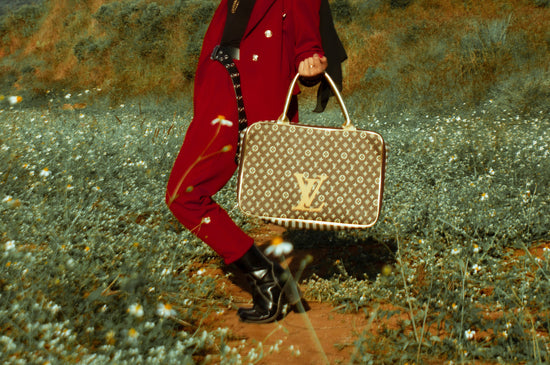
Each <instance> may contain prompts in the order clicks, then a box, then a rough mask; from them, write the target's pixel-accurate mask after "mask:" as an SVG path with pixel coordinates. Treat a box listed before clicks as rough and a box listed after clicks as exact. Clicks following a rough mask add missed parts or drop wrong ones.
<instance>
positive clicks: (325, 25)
mask: <svg viewBox="0 0 550 365" xmlns="http://www.w3.org/2000/svg"><path fill="white" fill-rule="evenodd" d="M319 16H320V22H319V31H320V33H321V43H322V46H323V51H324V52H325V57H326V58H327V60H328V66H327V69H326V72H327V73H328V74H329V75H330V77H331V78H332V80H333V81H334V83H335V84H336V86H337V87H338V89H339V90H342V78H343V76H342V65H341V63H342V62H344V61H345V60H346V59H347V58H348V55H347V54H346V50H345V49H344V46H343V45H342V42H341V41H340V38H339V37H338V33H336V29H335V28H334V21H333V20H332V13H331V10H330V6H329V3H328V0H321V9H320V10H319ZM331 95H332V90H331V88H330V84H329V83H328V81H327V80H326V79H325V78H324V77H323V78H322V79H321V84H320V85H319V89H318V90H317V106H316V107H315V109H314V110H313V111H314V112H317V113H321V112H323V111H324V110H325V108H326V106H327V103H328V99H329V97H330V96H331Z"/></svg>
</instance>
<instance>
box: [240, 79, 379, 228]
mask: <svg viewBox="0 0 550 365" xmlns="http://www.w3.org/2000/svg"><path fill="white" fill-rule="evenodd" d="M325 77H326V78H327V80H328V81H329V83H330V84H331V86H332V89H333V91H334V93H335V95H336V97H337V99H338V102H339V104H340V107H341V109H342V112H343V114H344V117H345V119H346V122H345V123H344V125H343V126H342V128H327V127H318V126H308V125H296V124H290V123H289V122H288V119H287V118H286V113H287V110H288V106H289V104H290V99H291V96H292V90H293V89H294V85H295V83H296V81H297V79H298V75H296V77H295V78H294V80H293V82H292V83H291V85H290V88H289V91H288V95H287V99H286V103H285V107H284V110H283V113H282V115H281V117H279V119H278V120H277V121H265V122H258V123H255V124H253V125H251V126H250V127H249V128H247V130H246V132H245V134H244V138H243V140H242V145H241V156H240V166H239V181H238V188H237V200H238V205H239V207H240V209H241V210H242V211H243V212H244V213H245V214H247V215H250V216H254V217H258V218H262V219H265V220H268V221H271V222H274V223H276V224H280V225H284V226H287V227H293V228H307V229H347V228H367V227H371V226H372V225H374V224H375V223H376V221H377V220H378V217H379V214H380V208H381V203H382V193H383V188H384V171H385V161H386V156H385V153H386V148H385V144H384V140H383V138H382V136H381V135H380V134H378V133H376V132H371V131H366V130H358V129H356V128H355V127H354V126H353V125H352V123H351V121H350V119H349V115H348V112H347V110H346V107H345V105H344V103H343V100H342V97H341V95H340V93H339V92H338V89H337V88H336V86H335V85H334V82H333V81H332V79H331V78H330V77H329V76H328V74H326V73H325Z"/></svg>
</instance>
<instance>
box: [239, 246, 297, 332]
mask: <svg viewBox="0 0 550 365" xmlns="http://www.w3.org/2000/svg"><path fill="white" fill-rule="evenodd" d="M235 266H237V268H238V269H239V270H241V271H242V272H244V273H245V274H246V277H247V279H248V282H249V283H250V286H251V287H252V300H253V306H252V308H239V310H238V312H237V313H238V315H239V317H240V319H241V320H242V321H243V322H250V323H268V322H273V321H275V320H277V319H278V318H279V316H281V314H282V309H283V306H284V305H285V304H287V303H288V304H290V305H294V304H296V303H297V302H298V301H299V300H300V295H299V293H298V288H297V286H296V283H295V282H294V279H293V278H292V276H291V275H290V272H289V271H288V270H285V269H283V268H282V267H281V265H279V264H278V263H276V262H272V261H271V260H269V259H268V258H267V257H265V256H264V254H263V253H262V252H261V251H260V250H259V249H258V247H256V245H253V246H252V247H251V248H250V249H249V250H248V251H247V252H246V253H245V254H244V255H243V257H241V258H240V259H238V260H237V261H235Z"/></svg>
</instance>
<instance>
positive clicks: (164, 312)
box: [157, 303, 176, 318]
mask: <svg viewBox="0 0 550 365" xmlns="http://www.w3.org/2000/svg"><path fill="white" fill-rule="evenodd" d="M157 315H159V316H161V317H165V318H168V317H172V316H175V315H176V311H175V310H174V309H173V308H172V305H171V304H169V303H159V304H158V305H157Z"/></svg>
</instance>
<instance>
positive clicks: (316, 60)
mask: <svg viewBox="0 0 550 365" xmlns="http://www.w3.org/2000/svg"><path fill="white" fill-rule="evenodd" d="M327 64H328V61H327V58H326V57H325V56H323V57H319V55H318V54H314V55H313V56H312V57H309V58H306V59H305V60H303V61H302V62H300V64H299V65H298V73H299V74H300V76H304V77H314V76H317V75H320V74H322V73H323V72H324V71H325V70H326V68H327Z"/></svg>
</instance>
